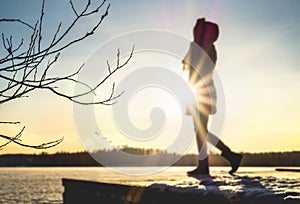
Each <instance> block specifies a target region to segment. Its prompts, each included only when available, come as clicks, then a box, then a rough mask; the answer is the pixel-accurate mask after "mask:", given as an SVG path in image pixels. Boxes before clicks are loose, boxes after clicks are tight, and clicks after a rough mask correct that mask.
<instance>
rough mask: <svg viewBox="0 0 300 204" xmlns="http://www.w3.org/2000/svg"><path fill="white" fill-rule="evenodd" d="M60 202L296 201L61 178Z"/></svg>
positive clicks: (190, 203)
mask: <svg viewBox="0 0 300 204" xmlns="http://www.w3.org/2000/svg"><path fill="white" fill-rule="evenodd" d="M62 183H63V186H64V193H63V201H64V204H77V203H78V204H79V203H80V204H84V203H88V204H96V203H97V204H99V203H100V204H101V203H103V204H121V203H122V204H124V203H126V204H167V203H172V204H196V203H197V204H199V203H204V204H205V203H218V204H232V203H237V204H250V203H256V204H260V203H272V204H281V203H282V204H296V203H298V202H299V201H295V202H294V201H284V200H278V199H276V198H272V197H271V198H270V197H254V198H249V197H248V198H243V197H238V196H237V195H228V194H224V195H215V194H214V193H210V192H209V191H207V193H205V194H199V193H195V192H174V191H163V192H161V191H160V190H159V189H153V188H149V187H139V186H130V185H121V184H110V183H100V182H93V181H83V180H73V179H63V180H62Z"/></svg>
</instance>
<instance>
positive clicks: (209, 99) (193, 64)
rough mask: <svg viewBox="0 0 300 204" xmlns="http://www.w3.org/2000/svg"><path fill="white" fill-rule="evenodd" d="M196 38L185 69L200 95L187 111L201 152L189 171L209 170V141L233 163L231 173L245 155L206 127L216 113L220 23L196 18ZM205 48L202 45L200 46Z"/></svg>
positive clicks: (205, 173)
mask: <svg viewBox="0 0 300 204" xmlns="http://www.w3.org/2000/svg"><path fill="white" fill-rule="evenodd" d="M193 34H194V42H192V43H191V45H190V48H189V51H188V53H187V54H186V56H185V58H184V59H183V61H182V63H183V69H184V70H188V71H189V83H190V85H191V87H192V88H193V89H194V91H195V92H196V95H197V101H195V103H194V104H192V105H191V106H189V107H188V109H187V114H188V115H192V117H193V121H194V127H195V133H196V140H197V147H198V152H199V162H198V167H197V168H196V169H195V170H193V171H189V172H188V175H190V176H192V175H198V174H204V175H208V174H209V164H208V154H207V144H206V141H208V142H210V143H211V144H213V145H216V147H217V148H218V149H219V150H220V151H221V152H222V154H221V155H222V156H223V157H224V158H225V159H227V160H228V161H229V163H230V165H231V170H230V171H229V173H230V174H232V173H234V172H236V171H237V169H238V167H239V165H240V162H241V159H242V155H240V154H237V153H234V152H232V151H231V150H230V148H229V147H228V146H226V145H225V144H224V143H223V142H222V141H221V140H220V139H219V138H218V137H216V136H215V135H213V134H212V133H210V132H209V131H208V130H207V124H208V119H209V115H211V114H214V113H216V90H215V86H214V82H213V78H212V77H213V70H214V68H215V64H216V60H217V52H216V49H215V46H214V44H213V43H214V42H215V41H216V40H217V38H218V35H219V28H218V25H217V24H215V23H212V22H208V21H206V20H205V18H200V19H198V20H197V22H196V25H195V27H194V30H193ZM199 46H200V47H201V48H202V49H201V48H200V47H199Z"/></svg>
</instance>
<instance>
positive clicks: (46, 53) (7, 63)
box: [0, 0, 134, 149]
mask: <svg viewBox="0 0 300 204" xmlns="http://www.w3.org/2000/svg"><path fill="white" fill-rule="evenodd" d="M69 3H70V7H71V9H72V11H73V13H74V14H75V16H74V19H73V21H72V22H71V23H70V24H69V25H68V26H66V28H65V29H64V30H62V27H61V25H62V22H60V23H59V24H58V26H57V28H56V30H55V32H54V34H53V36H52V37H50V39H52V40H51V41H50V43H48V44H45V43H44V40H43V39H44V38H45V36H44V32H43V25H44V16H45V0H43V1H42V5H41V11H40V15H39V18H38V20H36V22H35V23H34V25H30V24H29V23H26V22H25V21H23V20H21V19H10V18H3V19H0V23H17V24H20V25H24V26H25V27H27V28H29V29H30V30H31V35H30V37H29V39H28V44H27V45H25V43H24V42H26V39H25V40H24V39H22V40H21V41H19V40H18V43H17V44H15V43H14V40H13V36H12V35H10V36H9V37H7V36H6V35H5V34H4V33H2V46H3V48H4V51H5V52H4V53H0V82H1V84H4V85H5V84H6V86H1V87H0V105H2V104H5V103H8V102H10V101H13V100H15V99H20V98H23V97H28V93H30V92H32V91H34V90H38V89H40V90H48V91H50V92H52V93H54V94H55V95H57V96H60V97H63V98H65V99H67V100H70V101H72V102H74V103H78V104H82V105H91V104H101V105H112V104H114V103H116V99H117V98H119V97H120V96H121V95H122V93H123V92H121V93H118V94H116V93H115V83H113V84H112V88H111V92H110V95H109V96H108V97H107V98H106V99H104V100H100V101H91V102H83V101H80V97H82V96H84V95H88V94H95V92H96V90H97V89H98V88H99V87H100V86H101V85H103V84H104V83H105V82H106V81H108V79H109V78H111V77H112V75H114V74H115V73H116V72H117V71H118V70H119V69H121V68H123V67H124V66H125V65H126V64H128V62H129V60H130V59H131V58H132V55H133V51H134V47H133V48H132V50H131V52H130V54H129V57H128V58H127V60H126V61H125V62H124V63H120V50H118V51H117V65H116V67H114V68H111V67H110V65H109V62H108V61H107V69H108V74H107V75H106V76H105V77H104V78H103V79H102V80H101V81H100V82H99V83H98V84H96V85H95V86H94V87H92V86H90V85H89V84H88V83H86V82H83V81H79V80H77V79H75V77H77V76H78V74H79V73H80V71H81V70H82V69H83V68H84V64H83V65H82V66H80V67H79V68H77V69H76V70H75V71H74V72H73V73H69V74H67V75H65V76H55V77H49V74H48V73H49V70H50V69H51V68H53V65H54V64H55V62H57V61H58V59H59V56H60V52H61V51H64V50H65V49H67V48H68V47H70V46H71V45H74V44H76V43H78V42H81V41H83V40H85V39H86V38H88V37H89V36H91V35H93V34H94V33H95V31H96V30H97V29H98V27H99V26H100V25H101V24H102V22H103V20H104V19H105V18H106V17H107V15H108V11H109V8H110V4H108V5H107V6H106V7H104V6H105V3H106V0H103V1H101V2H99V4H98V5H96V6H94V7H93V6H92V5H91V1H90V0H86V4H85V6H84V7H83V8H82V9H76V7H75V5H74V3H73V1H72V0H70V1H69ZM103 7H104V8H103ZM101 8H103V13H102V14H101V13H100V10H101ZM93 16H97V17H98V18H99V20H97V21H96V22H95V24H94V26H92V27H91V28H90V29H88V31H87V32H86V33H85V34H81V35H80V36H78V37H75V38H72V39H71V40H69V41H68V40H66V39H67V36H72V35H71V33H72V32H73V30H74V27H75V26H76V25H78V24H79V22H80V20H81V19H84V18H92V17H93ZM48 38H49V37H48ZM58 82H67V83H75V84H79V85H82V86H84V87H85V88H87V90H85V91H83V92H82V93H77V94H76V95H68V94H66V93H64V92H62V91H60V90H59V89H58ZM0 124H5V125H14V124H19V122H5V121H3V122H0ZM24 128H25V127H23V128H22V129H21V131H20V132H19V133H18V134H16V135H15V136H12V137H11V136H7V135H5V134H0V138H2V139H4V140H6V142H5V143H3V144H1V145H0V148H3V147H5V146H6V145H8V144H9V143H15V144H18V145H20V146H23V147H30V148H35V149H46V148H50V147H53V146H56V145H58V144H59V143H61V142H62V140H63V138H61V139H58V140H55V141H51V142H46V143H43V144H39V145H29V144H25V143H21V141H20V137H21V135H22V133H23V131H24Z"/></svg>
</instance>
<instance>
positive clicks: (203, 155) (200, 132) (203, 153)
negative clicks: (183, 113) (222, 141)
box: [188, 112, 209, 175]
mask: <svg viewBox="0 0 300 204" xmlns="http://www.w3.org/2000/svg"><path fill="white" fill-rule="evenodd" d="M193 120H194V129H195V134H196V141H197V148H198V153H199V158H198V167H197V168H196V169H195V170H193V171H189V172H188V175H199V174H201V175H208V174H209V164H208V154H207V144H206V135H207V122H208V117H205V116H204V115H203V116H202V114H201V115H200V113H199V112H198V113H197V114H194V115H193Z"/></svg>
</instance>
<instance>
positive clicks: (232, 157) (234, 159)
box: [221, 151, 243, 174]
mask: <svg viewBox="0 0 300 204" xmlns="http://www.w3.org/2000/svg"><path fill="white" fill-rule="evenodd" d="M221 155H222V156H223V157H224V158H225V159H227V160H228V161H229V163H230V166H231V170H230V171H229V173H230V174H233V173H234V172H236V171H237V169H238V168H239V166H240V163H241V161H242V157H243V156H242V155H241V154H237V153H234V152H232V151H229V152H227V151H226V152H222V154H221Z"/></svg>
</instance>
